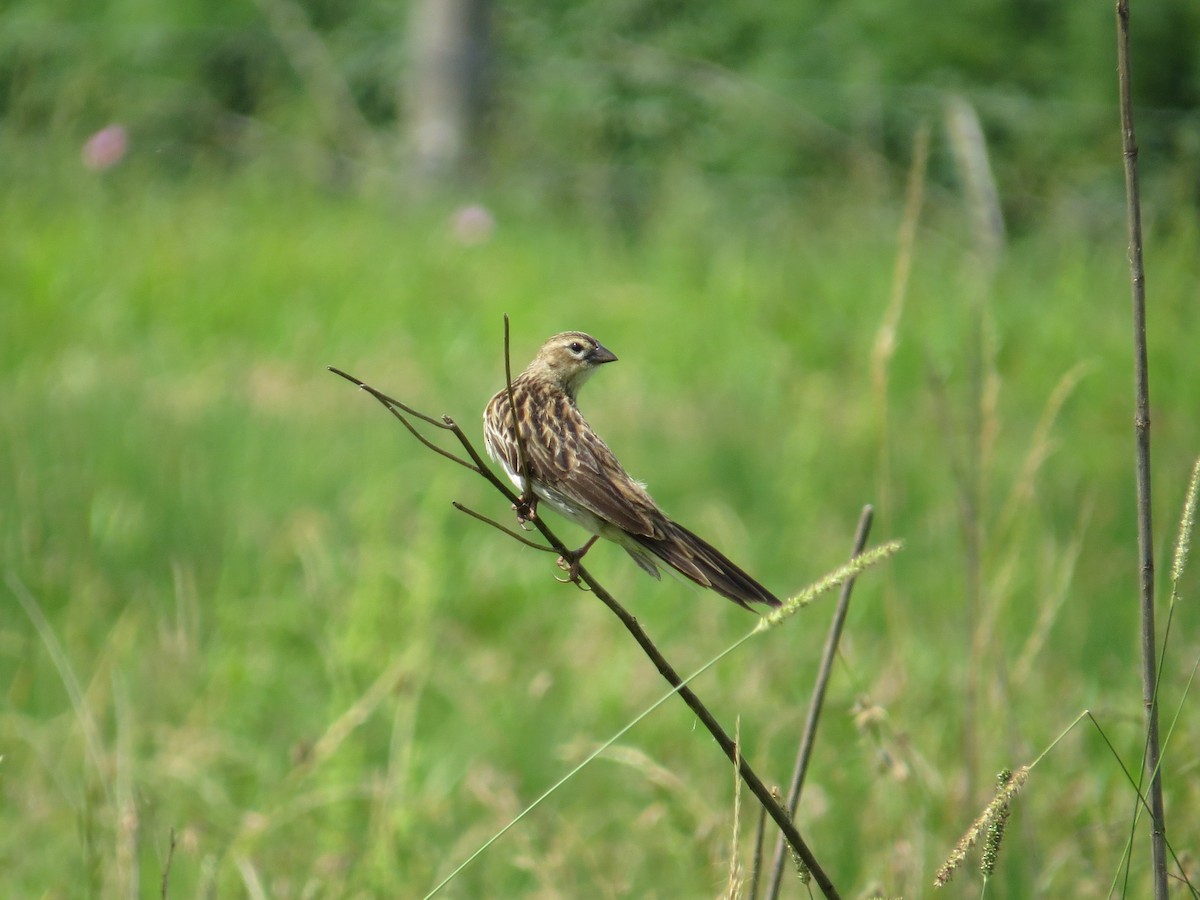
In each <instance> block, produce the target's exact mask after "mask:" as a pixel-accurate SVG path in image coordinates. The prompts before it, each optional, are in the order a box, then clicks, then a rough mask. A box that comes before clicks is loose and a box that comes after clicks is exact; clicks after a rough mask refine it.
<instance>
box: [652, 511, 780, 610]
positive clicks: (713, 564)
mask: <svg viewBox="0 0 1200 900" xmlns="http://www.w3.org/2000/svg"><path fill="white" fill-rule="evenodd" d="M634 539H635V540H636V541H637V542H638V544H640V545H641V546H643V547H645V548H646V549H647V550H649V551H650V552H651V553H653V554H654V555H655V556H657V557H658V558H659V559H661V560H662V561H663V562H665V563H666V564H667V565H668V566H670V567H671V568H672V569H674V570H675V571H677V572H679V573H680V574H681V575H683V576H684V577H685V578H690V579H691V580H692V581H694V582H696V584H698V585H700V586H702V587H706V588H711V589H712V590H714V591H716V592H717V593H718V594H720V595H721V596H722V597H728V598H729V599H730V600H732V601H733V602H734V603H736V604H738V605H739V606H744V607H745V608H746V609H750V604H751V603H765V604H766V605H767V606H771V607H778V606H781V605H782V603H781V602H780V600H779V598H778V597H776V596H775V595H774V594H772V593H771V592H770V591H768V590H767V589H766V588H765V587H763V586H762V585H761V584H759V583H758V582H757V581H755V580H754V579H753V578H752V577H750V576H749V575H748V574H746V572H745V571H743V570H742V569H741V568H740V567H739V566H737V565H736V564H734V563H733V562H732V561H731V560H730V559H729V558H728V557H727V556H725V554H723V553H722V552H721V551H720V550H718V549H717V548H716V547H714V546H713V545H712V544H710V543H708V541H706V540H704V539H703V538H701V537H698V536H697V535H695V534H693V533H692V532H690V531H688V530H687V529H686V528H684V527H683V526H682V525H680V524H678V523H676V522H668V527H667V535H666V538H665V539H664V540H655V539H654V538H650V537H641V536H635V538H634ZM633 555H634V557H635V558H636V554H633ZM643 568H645V567H644V566H643Z"/></svg>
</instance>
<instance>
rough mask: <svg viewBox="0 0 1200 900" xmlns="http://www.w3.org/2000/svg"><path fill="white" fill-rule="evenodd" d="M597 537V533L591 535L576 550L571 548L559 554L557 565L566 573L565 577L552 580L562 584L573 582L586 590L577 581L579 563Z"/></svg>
mask: <svg viewBox="0 0 1200 900" xmlns="http://www.w3.org/2000/svg"><path fill="white" fill-rule="evenodd" d="M599 537H600V536H599V535H592V537H591V538H589V539H588V542H587V543H586V544H584V545H583V546H582V547H580V548H579V549H578V550H572V551H570V552H568V553H564V554H563V555H562V556H560V557H559V558H558V567H559V568H560V569H562V570H563V571H564V572H566V573H567V577H566V578H555V579H554V580H555V581H559V582H561V583H563V584H573V585H575V586H576V587H578V588H579V589H580V590H586V588H584V586H583V585H582V584H580V583H579V563H580V561H581V560H582V559H583V555H584V554H585V553H587V552H588V551H589V550H591V549H592V544H594V543H596V541H597V539H598V538H599Z"/></svg>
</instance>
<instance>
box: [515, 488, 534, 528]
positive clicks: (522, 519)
mask: <svg viewBox="0 0 1200 900" xmlns="http://www.w3.org/2000/svg"><path fill="white" fill-rule="evenodd" d="M537 505H538V498H537V497H536V496H533V497H526V496H525V495H523V494H522V495H521V497H519V498H518V499H517V502H516V503H514V504H513V505H512V508H513V509H514V510H516V513H517V524H518V525H520V526H521V527H522V528H524V527H525V523H526V522H528V521H530V520H532V519H536V518H537Z"/></svg>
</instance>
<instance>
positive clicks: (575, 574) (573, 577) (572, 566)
mask: <svg viewBox="0 0 1200 900" xmlns="http://www.w3.org/2000/svg"><path fill="white" fill-rule="evenodd" d="M558 567H559V568H560V569H562V570H563V571H564V572H566V573H567V577H566V578H559V577H558V576H557V575H555V576H554V580H555V581H557V582H558V583H559V584H573V585H575V587H577V588H579V589H580V590H581V591H586V590H588V588H587V587H585V586H584V584H583V582H581V581H580V580H579V557H578V556H576V555H575V554H571V556H570V557H569V558H568V557H566V556H560V557H559V558H558Z"/></svg>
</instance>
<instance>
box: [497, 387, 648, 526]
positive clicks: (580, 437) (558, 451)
mask: <svg viewBox="0 0 1200 900" xmlns="http://www.w3.org/2000/svg"><path fill="white" fill-rule="evenodd" d="M539 399H540V401H541V402H532V403H528V404H526V406H525V408H526V409H527V410H529V415H527V416H525V417H523V421H522V431H521V434H522V437H523V439H524V441H525V455H526V456H527V457H528V462H529V469H530V473H531V474H532V475H533V477H534V479H535V480H538V481H542V482H545V483H546V484H547V485H548V486H549V487H552V488H554V489H555V490H556V491H558V492H559V493H561V494H562V495H564V496H565V497H566V498H567V499H569V500H572V501H574V502H575V503H578V504H579V505H580V506H582V507H584V508H585V509H587V510H589V511H591V512H592V513H594V514H595V515H597V516H599V517H600V518H601V519H604V520H605V521H606V522H608V523H610V524H612V525H615V526H616V527H618V528H620V529H622V530H623V531H626V532H628V533H630V534H632V535H639V536H643V537H648V538H655V539H661V538H662V537H663V536H664V535H665V528H666V525H667V518H666V516H664V515H663V513H662V511H661V510H660V509H659V508H658V505H657V504H656V503H655V502H654V500H653V499H652V498H651V497H650V495H649V494H648V493H647V492H646V489H645V488H644V487H642V486H641V485H640V484H638V483H637V482H636V481H634V480H633V479H632V478H630V477H629V475H628V474H627V473H626V472H625V470H624V469H623V468H621V464H620V463H619V462H617V458H616V456H614V455H613V452H612V451H611V450H609V449H608V445H607V444H605V443H604V441H602V440H601V439H600V437H599V436H598V435H597V434H596V432H594V431H592V428H591V426H590V425H588V423H587V420H586V419H584V417H583V414H582V413H580V412H579V409H578V407H576V406H575V404H574V403H573V402H572V401H571V399H570V397H568V396H567V395H566V394H565V393H563V392H561V391H547V392H546V395H545V396H544V397H542V398H539ZM517 405H518V407H520V406H521V405H522V404H521V398H518V399H517ZM513 453H514V454H515V448H514V450H513Z"/></svg>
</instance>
